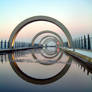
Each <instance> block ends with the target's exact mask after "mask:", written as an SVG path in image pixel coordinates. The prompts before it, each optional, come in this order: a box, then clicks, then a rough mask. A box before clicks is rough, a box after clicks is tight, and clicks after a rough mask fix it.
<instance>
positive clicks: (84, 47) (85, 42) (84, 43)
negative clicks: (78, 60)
mask: <svg viewBox="0 0 92 92" xmlns="http://www.w3.org/2000/svg"><path fill="white" fill-rule="evenodd" d="M86 48H87V46H86V36H85V35H84V49H86Z"/></svg>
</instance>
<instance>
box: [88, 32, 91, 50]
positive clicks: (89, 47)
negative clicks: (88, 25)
mask: <svg viewBox="0 0 92 92" xmlns="http://www.w3.org/2000/svg"><path fill="white" fill-rule="evenodd" d="M90 45H91V44H90V36H89V34H88V50H90V49H91V46H90Z"/></svg>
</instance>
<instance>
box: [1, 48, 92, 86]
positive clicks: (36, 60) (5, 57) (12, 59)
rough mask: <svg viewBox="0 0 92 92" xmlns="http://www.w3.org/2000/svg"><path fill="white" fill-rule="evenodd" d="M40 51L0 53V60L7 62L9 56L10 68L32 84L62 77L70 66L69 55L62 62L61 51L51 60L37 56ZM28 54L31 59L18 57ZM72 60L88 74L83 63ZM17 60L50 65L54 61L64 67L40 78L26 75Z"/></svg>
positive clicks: (89, 72)
mask: <svg viewBox="0 0 92 92" xmlns="http://www.w3.org/2000/svg"><path fill="white" fill-rule="evenodd" d="M40 52H41V50H40V49H39V50H30V51H24V52H23V51H18V52H15V53H10V54H4V55H0V61H1V62H2V63H3V62H7V61H8V58H9V62H10V65H11V67H12V69H13V70H14V72H15V73H16V74H17V75H18V76H19V77H20V78H22V79H23V80H25V81H27V82H29V83H33V84H40V85H42V84H49V83H53V82H55V81H57V80H59V79H60V78H62V77H63V76H64V75H65V74H66V73H67V71H68V69H69V68H70V66H71V63H72V58H71V57H70V56H68V59H67V61H66V62H62V61H61V62H58V61H59V60H60V59H61V58H62V57H63V54H64V53H63V52H62V51H60V52H59V53H58V54H57V56H58V57H57V58H56V59H55V60H53V58H49V59H47V58H46V57H44V59H42V58H40V59H39V57H38V56H39V53H40ZM30 54H31V55H32V56H33V57H31V59H32V58H33V59H32V60H31V59H28V58H27V59H21V58H20V57H27V56H28V55H30ZM40 55H41V54H40ZM34 56H35V57H36V58H35V57H34ZM42 57H43V56H42ZM28 60H29V61H28ZM45 60H46V61H45ZM74 60H75V62H76V64H77V66H78V67H79V68H80V69H81V70H83V72H86V74H87V75H90V74H91V73H92V70H91V69H89V68H88V67H87V66H85V65H84V64H83V63H80V62H77V60H76V59H74ZM43 61H45V62H43ZM17 62H27V63H28V62H29V63H39V64H42V65H52V64H56V63H60V64H61V63H64V67H63V68H61V70H60V71H59V72H58V73H56V74H54V75H53V76H51V77H47V78H42V79H41V78H35V77H33V76H29V75H27V74H26V73H25V72H24V71H22V69H21V68H20V67H19V65H18V63H17Z"/></svg>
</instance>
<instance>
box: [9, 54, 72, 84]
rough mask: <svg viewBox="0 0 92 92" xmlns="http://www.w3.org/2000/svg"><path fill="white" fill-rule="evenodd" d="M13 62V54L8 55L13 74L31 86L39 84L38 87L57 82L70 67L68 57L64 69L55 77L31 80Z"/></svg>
mask: <svg viewBox="0 0 92 92" xmlns="http://www.w3.org/2000/svg"><path fill="white" fill-rule="evenodd" d="M14 60H15V57H14V55H13V54H9V61H10V65H11V67H12V69H13V70H14V72H15V73H16V74H17V75H18V76H19V77H20V78H22V79H23V80H25V81H27V82H30V83H33V84H39V85H43V84H44V85H45V84H49V83H52V82H55V81H57V80H59V79H60V78H62V77H63V76H64V75H65V74H66V73H67V71H68V69H69V68H70V66H71V62H72V59H71V58H70V57H69V59H68V61H67V64H66V65H65V66H64V68H63V69H62V70H61V71H60V72H59V73H58V74H56V75H54V76H52V77H50V78H46V79H37V78H33V77H31V76H28V75H26V74H25V73H24V72H23V71H22V70H21V69H20V68H19V67H18V65H17V63H16V62H13V61H14Z"/></svg>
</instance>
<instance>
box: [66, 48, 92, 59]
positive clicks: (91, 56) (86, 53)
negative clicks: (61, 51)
mask: <svg viewBox="0 0 92 92" xmlns="http://www.w3.org/2000/svg"><path fill="white" fill-rule="evenodd" d="M67 49H68V48H67ZM68 50H71V51H73V49H68ZM74 52H77V53H79V54H82V55H85V56H87V57H90V58H92V51H90V50H89V51H88V50H81V49H75V50H74Z"/></svg>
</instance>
